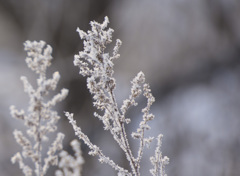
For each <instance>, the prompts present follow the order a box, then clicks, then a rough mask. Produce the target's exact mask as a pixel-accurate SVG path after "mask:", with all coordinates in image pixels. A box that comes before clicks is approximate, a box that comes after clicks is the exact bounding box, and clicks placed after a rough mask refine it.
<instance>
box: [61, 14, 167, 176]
mask: <svg viewBox="0 0 240 176" xmlns="http://www.w3.org/2000/svg"><path fill="white" fill-rule="evenodd" d="M108 23H109V20H108V17H105V20H104V22H103V23H102V24H99V23H97V22H95V21H94V22H91V23H90V24H91V26H92V30H91V31H88V32H87V33H86V32H84V31H82V30H80V29H79V28H78V29H77V32H78V33H79V35H80V37H81V39H83V40H84V42H83V43H84V50H83V51H80V52H79V54H78V55H75V58H74V65H75V66H78V67H79V69H80V72H79V73H80V74H81V75H83V76H87V87H88V89H89V91H90V93H91V94H92V95H93V100H94V102H93V105H94V106H95V107H96V108H97V109H98V110H100V111H101V112H102V114H99V113H97V112H95V113H94V115H95V116H96V117H97V118H99V119H100V120H101V121H102V123H103V127H104V129H105V130H108V131H109V132H110V133H111V135H112V136H113V138H114V140H115V141H116V142H117V143H118V145H119V146H120V148H121V149H122V150H123V151H124V153H125V155H126V159H127V160H128V161H129V165H130V167H131V171H127V170H126V169H123V168H122V167H119V166H118V165H117V164H115V163H114V162H113V161H112V160H110V159H109V158H108V157H106V156H105V155H104V154H103V153H102V151H101V150H100V149H99V147H97V146H96V145H94V144H92V143H91V142H90V140H89V138H88V137H87V136H86V135H85V134H84V133H83V132H82V131H81V128H80V127H78V126H77V125H76V121H75V120H74V119H73V114H70V113H68V112H67V113H66V116H67V117H68V119H69V122H70V123H71V124H72V126H73V129H74V131H75V134H76V135H77V136H78V137H79V138H80V139H81V140H83V141H84V143H85V144H86V145H88V147H89V148H90V149H91V151H90V152H89V154H90V155H93V156H95V155H97V156H98V157H99V161H100V162H104V163H107V164H109V165H110V166H112V167H113V168H114V169H115V170H116V171H117V172H118V175H135V176H140V163H141V159H142V155H143V149H144V147H145V146H149V145H150V143H151V141H152V140H153V139H154V138H153V137H145V131H146V130H149V129H150V126H149V125H148V124H147V122H148V121H150V120H153V118H154V115H153V114H151V113H150V112H149V111H150V107H151V105H152V103H153V102H154V101H155V99H154V97H153V96H152V94H151V90H150V88H149V85H148V84H146V83H145V76H144V74H143V72H139V73H138V75H137V76H136V77H135V78H134V79H133V81H132V88H131V95H130V96H129V98H128V99H127V100H125V101H124V102H123V105H122V107H121V108H119V107H118V105H117V101H116V99H115V94H114V90H115V88H116V83H115V82H116V81H115V78H114V77H113V73H114V71H113V66H114V64H113V60H114V59H117V58H119V56H120V55H119V54H118V51H119V48H120V46H121V44H122V42H121V41H120V40H119V39H118V40H117V41H116V45H115V47H114V49H113V56H110V54H109V53H105V49H106V46H107V44H109V43H111V42H112V40H111V39H112V33H113V29H111V28H109V29H106V28H107V24H108ZM141 94H143V96H145V97H146V99H147V106H146V107H145V108H143V109H142V112H143V120H142V121H141V122H140V124H139V128H138V129H137V131H136V132H133V133H132V137H133V138H134V139H138V140H139V149H138V155H137V156H136V157H135V156H134V155H133V151H134V150H135V149H132V148H131V147H130V145H129V138H128V136H127V133H126V129H125V126H126V125H127V124H129V123H130V121H131V120H130V119H129V118H126V116H125V114H126V111H127V110H128V109H129V107H131V106H137V102H136V101H135V99H136V98H137V97H139V96H140V95H141ZM160 140H161V138H158V141H159V142H158V146H157V149H156V150H157V152H156V156H155V158H156V163H157V164H155V162H154V163H153V165H154V168H155V170H160V172H158V171H156V172H155V171H154V172H151V173H152V174H153V175H154V176H157V175H159V176H164V170H163V169H164V166H165V165H166V164H167V162H163V159H162V158H161V156H159V153H160V145H161V141H160ZM151 160H152V162H153V160H154V159H151ZM164 160H167V159H166V158H165V159H164Z"/></svg>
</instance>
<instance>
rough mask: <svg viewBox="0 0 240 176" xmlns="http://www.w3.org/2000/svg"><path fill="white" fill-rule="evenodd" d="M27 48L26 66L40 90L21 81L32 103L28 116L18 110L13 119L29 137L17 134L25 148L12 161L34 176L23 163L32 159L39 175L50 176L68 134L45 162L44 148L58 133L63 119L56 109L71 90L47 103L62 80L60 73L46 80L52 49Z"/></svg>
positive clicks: (42, 44) (38, 44)
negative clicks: (36, 77)
mask: <svg viewBox="0 0 240 176" xmlns="http://www.w3.org/2000/svg"><path fill="white" fill-rule="evenodd" d="M24 46H25V50H26V51H27V54H28V57H27V58H26V63H27V65H28V67H29V68H30V69H31V70H32V71H34V72H35V73H36V74H38V76H39V77H38V79H37V88H36V89H34V88H33V86H32V85H31V84H30V83H29V81H28V80H27V78H26V77H24V76H22V77H21V80H22V82H23V85H24V91H25V92H26V93H27V94H28V96H29V99H30V100H29V108H28V111H27V113H25V112H24V110H20V111H18V110H17V109H16V108H15V107H14V106H11V107H10V110H11V114H12V116H13V117H15V118H17V119H19V120H22V121H23V122H24V125H25V126H26V127H27V130H26V134H24V133H23V132H22V131H19V130H15V131H14V132H13V134H14V137H15V139H16V141H17V143H18V144H19V145H21V147H22V152H18V153H16V154H15V155H14V156H13V157H12V162H13V163H15V162H18V163H19V167H20V168H21V169H22V171H23V173H24V174H25V175H26V176H31V175H32V172H33V169H32V168H31V167H30V166H29V165H27V164H25V162H24V160H23V157H24V158H30V159H31V160H32V162H33V163H34V165H35V175H37V176H43V175H45V174H46V173H47V170H48V168H49V166H51V165H57V164H58V157H57V155H56V152H57V151H59V150H62V140H63V138H64V134H62V133H58V134H57V137H56V139H55V140H54V141H53V142H52V144H51V145H50V146H49V148H48V151H47V156H46V157H45V158H44V162H43V154H42V151H43V147H47V146H44V145H43V144H44V143H43V142H46V141H47V140H48V133H50V132H54V131H56V129H57V126H56V123H57V121H58V120H59V118H60V117H59V116H58V114H57V112H56V111H54V110H52V107H54V106H55V105H56V103H58V102H60V101H62V100H63V99H64V98H65V97H66V96H67V94H68V90H67V89H62V90H61V92H60V93H58V94H57V95H55V96H54V97H53V98H52V99H51V100H49V101H47V100H45V99H44V97H45V96H46V95H48V93H49V91H50V90H55V89H56V86H57V83H58V81H59V79H60V75H59V73H58V72H55V73H53V77H52V78H51V79H47V78H46V70H47V67H49V66H50V64H51V60H52V56H51V53H52V48H51V47H50V46H49V45H46V43H45V42H44V41H40V42H36V41H34V42H30V41H26V42H25V43H24Z"/></svg>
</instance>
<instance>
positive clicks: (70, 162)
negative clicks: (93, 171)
mask: <svg viewBox="0 0 240 176" xmlns="http://www.w3.org/2000/svg"><path fill="white" fill-rule="evenodd" d="M71 146H72V149H73V151H74V156H71V155H70V154H68V152H67V151H61V152H60V154H59V156H60V161H59V164H58V167H59V170H57V171H56V172H55V176H81V173H82V165H83V164H84V159H83V157H82V151H81V147H80V142H78V140H76V139H75V140H73V141H72V142H71Z"/></svg>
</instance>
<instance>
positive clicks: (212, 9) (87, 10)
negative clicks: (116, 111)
mask: <svg viewBox="0 0 240 176" xmlns="http://www.w3.org/2000/svg"><path fill="white" fill-rule="evenodd" d="M104 16H108V17H109V19H110V25H109V26H110V27H111V28H113V29H114V30H115V32H114V34H113V35H114V36H113V44H114V43H115V40H116V39H117V38H119V39H121V40H122V42H123V45H122V47H121V48H120V54H121V57H120V58H119V59H118V60H116V61H115V74H114V76H115V78H116V80H117V90H116V96H117V99H118V104H119V106H120V105H121V104H122V101H123V100H124V99H126V98H127V97H128V95H129V93H130V88H131V87H130V86H131V85H130V81H131V80H132V79H133V78H134V77H135V75H136V74H137V73H138V72H139V71H143V72H144V73H145V75H146V80H147V82H148V83H150V85H151V88H152V93H153V95H154V96H155V98H156V102H155V104H154V105H153V107H152V112H153V113H154V114H155V115H156V118H155V121H154V122H152V123H151V126H152V130H151V131H149V132H148V135H149V136H157V134H159V133H162V134H163V135H164V139H163V146H162V152H163V155H167V156H168V157H169V158H170V164H169V165H168V166H167V168H166V170H167V174H168V175H169V176H193V175H194V176H202V175H205V176H208V175H209V176H210V175H211V176H239V175H240V60H239V59H240V1H238V0H138V1H137V0H121V1H117V0H102V1H99V0H52V1H49V0H48V1H47V0H34V1H30V0H18V1H14V0H8V1H6V0H0V61H1V64H0V83H1V86H0V98H1V101H0V140H1V142H0V173H1V174H0V175H1V176H13V175H18V176H20V175H23V174H22V172H21V171H20V170H19V168H18V165H17V164H16V165H12V164H11V162H10V158H11V156H13V155H14V154H15V153H16V152H18V151H21V148H20V147H19V146H18V145H17V144H16V142H15V140H14V138H13V135H12V131H13V130H14V129H15V128H16V129H24V127H23V125H22V122H19V121H18V120H15V119H13V118H12V117H11V116H10V113H9V106H10V105H13V104H14V105H16V107H17V108H18V109H21V108H22V109H25V110H26V109H27V107H28V97H27V95H26V94H25V93H24V92H23V86H22V83H21V81H20V79H19V78H20V76H21V75H26V76H27V77H28V78H29V80H30V81H31V82H32V83H33V85H35V82H34V81H35V79H36V75H34V73H33V72H31V71H30V70H29V69H28V68H27V65H26V64H25V57H26V53H25V52H24V51H23V42H24V41H26V40H37V41H38V40H44V41H46V42H47V43H48V44H50V45H51V46H52V47H53V57H54V59H53V62H52V66H51V67H50V69H49V70H48V71H49V72H48V75H49V76H51V75H52V73H53V72H54V71H59V72H60V74H61V80H60V83H59V85H58V91H59V90H60V89H61V88H63V87H64V88H67V89H69V91H70V93H69V96H68V97H67V99H66V100H64V101H63V102H62V103H60V104H59V105H58V106H57V107H56V109H57V110H58V112H59V114H60V115H61V116H62V119H61V120H60V122H59V128H58V130H59V131H61V132H64V133H65V134H66V138H65V139H64V148H65V149H66V150H68V151H69V152H71V148H70V147H69V142H70V141H71V140H72V139H74V138H76V137H75V136H74V133H73V130H72V127H71V126H70V125H69V124H68V121H67V120H66V118H65V117H64V115H63V111H70V112H73V113H74V114H75V118H76V120H77V123H78V125H79V126H81V128H82V130H83V131H84V132H85V133H86V134H87V135H88V136H89V137H90V139H91V140H92V142H93V143H95V144H97V145H99V146H100V147H101V148H102V150H103V152H104V153H105V154H106V155H107V156H110V157H112V159H113V160H114V161H116V162H118V163H119V165H121V166H124V167H126V168H127V164H126V160H125V159H124V155H123V153H122V152H121V151H120V150H119V148H118V146H117V145H116V143H115V142H114V141H113V140H112V139H111V136H110V135H109V134H108V133H107V132H106V131H104V130H103V129H102V125H101V123H100V122H99V120H98V119H97V118H95V117H93V112H94V108H93V106H92V98H91V96H90V94H89V93H88V90H87V89H86V80H85V78H83V77H82V76H80V75H79V74H78V72H79V71H78V68H77V67H74V66H73V56H74V54H77V53H78V51H80V50H82V41H81V40H80V38H79V36H78V34H77V33H76V32H75V31H76V28H77V27H80V28H81V29H82V30H85V31H86V30H89V29H90V25H89V22H90V21H92V20H95V21H98V22H102V21H103V19H104ZM113 44H112V45H110V46H109V48H110V49H109V52H110V53H111V49H112V48H113ZM53 95H54V94H53ZM145 105H146V100H145V99H144V98H140V99H139V108H136V109H135V108H131V109H130V111H129V112H128V116H129V117H131V119H132V123H131V124H130V125H129V126H128V128H127V130H128V131H129V133H130V132H131V131H133V130H136V128H137V126H138V123H139V121H140V120H141V115H142V114H141V113H140V112H141V111H140V110H141V108H142V107H144V106H145ZM53 136H54V135H53ZM135 142H136V141H133V140H131V141H130V143H131V145H132V146H133V147H136V148H138V146H137V143H135ZM155 145H156V143H155V142H153V143H152V145H151V146H152V147H151V148H150V149H151V150H150V151H148V152H146V153H145V155H144V159H143V162H142V167H141V170H142V173H143V174H142V175H150V173H149V169H150V168H151V165H150V162H149V159H148V158H149V156H151V155H153V153H154V149H155ZM82 150H83V152H84V158H85V160H86V163H85V164H84V166H83V168H84V170H83V175H89V176H93V175H98V176H106V175H116V173H115V172H114V171H113V169H112V168H110V167H109V166H107V165H105V164H99V163H98V161H97V159H96V158H92V157H88V154H87V153H88V151H89V150H88V148H87V147H86V146H85V145H84V144H83V145H82ZM54 169H55V168H52V170H50V171H49V172H48V175H53V172H54Z"/></svg>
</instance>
